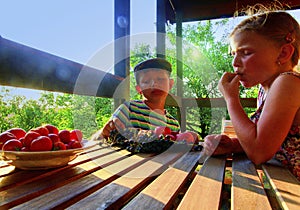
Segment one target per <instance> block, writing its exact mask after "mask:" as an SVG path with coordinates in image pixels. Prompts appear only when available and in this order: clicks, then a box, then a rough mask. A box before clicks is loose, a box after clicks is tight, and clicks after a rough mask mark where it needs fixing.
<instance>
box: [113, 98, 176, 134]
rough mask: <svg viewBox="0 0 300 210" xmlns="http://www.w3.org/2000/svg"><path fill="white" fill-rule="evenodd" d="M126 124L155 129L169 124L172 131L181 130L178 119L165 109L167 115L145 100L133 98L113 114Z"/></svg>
mask: <svg viewBox="0 0 300 210" xmlns="http://www.w3.org/2000/svg"><path fill="white" fill-rule="evenodd" d="M113 117H114V118H118V119H119V120H120V121H121V122H122V123H123V124H124V125H125V126H126V128H128V127H133V128H140V129H143V130H154V129H155V127H157V126H167V127H169V128H171V130H172V131H179V130H180V126H179V123H178V121H177V120H176V119H175V118H174V117H173V116H172V115H170V114H169V113H168V112H167V110H165V115H162V114H159V113H157V112H154V111H153V110H151V109H150V108H149V107H148V106H147V105H146V104H145V103H144V102H143V101H141V100H132V101H126V102H124V103H123V104H121V105H120V106H119V107H118V109H117V110H116V111H115V112H114V114H113Z"/></svg>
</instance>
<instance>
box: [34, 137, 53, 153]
mask: <svg viewBox="0 0 300 210" xmlns="http://www.w3.org/2000/svg"><path fill="white" fill-rule="evenodd" d="M52 147H53V143H52V140H51V139H50V138H49V137H48V136H39V137H37V138H36V139H34V140H33V141H32V142H31V145H30V151H50V150H52Z"/></svg>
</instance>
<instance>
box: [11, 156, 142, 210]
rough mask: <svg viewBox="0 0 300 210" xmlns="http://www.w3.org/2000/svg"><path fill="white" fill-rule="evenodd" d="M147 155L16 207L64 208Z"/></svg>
mask: <svg viewBox="0 0 300 210" xmlns="http://www.w3.org/2000/svg"><path fill="white" fill-rule="evenodd" d="M146 157H147V156H146ZM146 157H139V156H132V157H127V158H125V159H122V160H120V161H118V162H116V163H114V164H111V165H108V166H107V167H104V168H103V169H100V170H97V171H95V172H93V173H91V174H89V175H87V176H84V177H82V178H80V179H76V180H74V181H72V182H70V183H68V184H66V185H63V186H61V187H59V188H56V189H54V190H52V191H50V192H48V193H45V194H43V195H40V196H38V197H36V198H33V199H31V200H30V201H29V202H25V203H23V204H21V205H18V206H16V207H15V209H52V208H59V209H64V208H65V207H67V206H68V205H71V204H73V203H75V202H76V201H78V200H80V199H82V198H84V197H85V196H88V195H89V194H91V193H93V192H94V191H96V190H98V189H100V188H101V187H103V186H105V185H106V184H108V183H109V182H111V181H113V180H114V179H116V178H118V177H119V176H121V175H122V174H124V173H126V172H127V169H128V168H130V167H133V166H134V165H140V164H141V163H143V162H144V161H145V160H146ZM98 163H99V162H98ZM13 209H14V208H13Z"/></svg>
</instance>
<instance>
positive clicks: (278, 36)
mask: <svg viewBox="0 0 300 210" xmlns="http://www.w3.org/2000/svg"><path fill="white" fill-rule="evenodd" d="M299 45H300V28H299V24H298V22H297V21H296V20H295V19H294V18H293V17H292V16H291V15H289V14H288V13H286V12H283V11H278V12H265V13H261V14H258V15H253V16H251V17H249V18H248V19H246V20H244V21H242V22H241V23H240V24H239V25H237V26H236V27H235V29H234V30H233V31H232V33H231V34H230V46H231V49H232V55H233V61H232V65H233V68H234V73H229V72H226V73H224V74H223V76H222V78H221V80H220V81H219V90H220V91H221V92H222V94H223V96H224V98H225V101H226V104H227V109H228V112H229V115H230V118H231V121H232V124H233V127H234V129H235V132H236V135H237V138H232V139H230V138H229V137H228V136H225V135H209V136H207V137H206V138H205V144H204V146H205V149H206V152H207V153H209V154H214V155H218V154H229V153H238V152H245V153H246V155H247V156H248V158H249V159H250V160H252V161H253V162H254V163H255V164H261V163H263V162H266V161H268V160H270V159H271V158H272V157H273V156H274V155H275V158H277V159H278V160H280V161H281V162H282V163H283V164H285V165H287V166H288V167H289V168H290V169H291V171H292V172H293V174H294V175H295V176H296V177H297V178H298V179H299V180H300V131H299V128H300V110H299V107H300V88H299V87H300V74H299V73H297V72H296V71H295V67H296V65H297V63H298V59H299V47H300V46H299ZM239 84H241V85H243V86H244V87H246V88H249V87H253V86H255V85H258V84H259V85H260V91H259V96H258V109H257V111H256V112H255V114H254V115H253V116H252V117H251V118H250V119H249V118H248V117H247V115H246V113H245V112H244V110H243V107H242V105H241V103H240V99H239ZM218 143H219V144H218Z"/></svg>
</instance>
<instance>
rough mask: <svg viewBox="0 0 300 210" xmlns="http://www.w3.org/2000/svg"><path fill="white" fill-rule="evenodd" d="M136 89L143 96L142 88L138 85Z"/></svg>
mask: <svg viewBox="0 0 300 210" xmlns="http://www.w3.org/2000/svg"><path fill="white" fill-rule="evenodd" d="M135 89H136V91H137V92H138V93H139V94H142V89H141V87H140V86H139V85H136V86H135Z"/></svg>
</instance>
